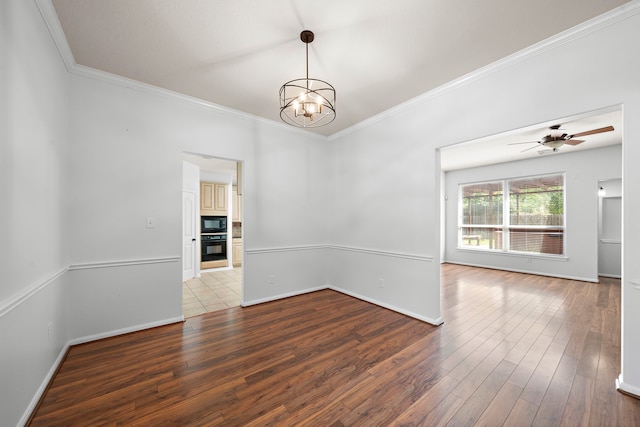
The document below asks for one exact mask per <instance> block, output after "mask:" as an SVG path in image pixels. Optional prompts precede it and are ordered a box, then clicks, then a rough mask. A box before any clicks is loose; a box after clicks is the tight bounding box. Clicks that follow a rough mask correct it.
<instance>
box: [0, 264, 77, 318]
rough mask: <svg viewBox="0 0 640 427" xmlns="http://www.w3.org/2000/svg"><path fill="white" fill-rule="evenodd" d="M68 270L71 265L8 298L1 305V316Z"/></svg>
mask: <svg viewBox="0 0 640 427" xmlns="http://www.w3.org/2000/svg"><path fill="white" fill-rule="evenodd" d="M67 271H69V267H64V268H62V269H60V270H58V271H57V272H56V273H54V274H53V275H51V276H49V278H46V279H44V280H43V281H42V282H37V283H34V284H33V285H31V286H29V287H27V288H26V289H25V290H24V291H23V292H21V293H19V294H17V295H16V296H15V297H13V298H11V299H9V300H7V301H6V302H3V305H2V306H0V317H3V316H5V315H6V314H7V313H9V312H10V311H11V310H13V309H15V308H16V307H18V306H19V305H20V304H22V303H23V302H25V301H26V300H28V299H29V298H31V297H32V296H33V295H35V294H37V293H38V292H40V291H41V290H43V289H44V288H46V287H47V286H49V285H50V284H51V283H53V282H55V281H56V280H58V279H59V278H60V277H62V275H63V274H65V273H66V272H67Z"/></svg>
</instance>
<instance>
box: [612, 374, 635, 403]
mask: <svg viewBox="0 0 640 427" xmlns="http://www.w3.org/2000/svg"><path fill="white" fill-rule="evenodd" d="M616 390H618V391H620V392H622V393H624V394H628V395H630V396H633V397H635V398H636V399H640V387H634V386H632V385H629V384H625V382H624V381H623V380H622V374H620V375H619V376H618V378H616Z"/></svg>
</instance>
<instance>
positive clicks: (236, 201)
mask: <svg viewBox="0 0 640 427" xmlns="http://www.w3.org/2000/svg"><path fill="white" fill-rule="evenodd" d="M232 191H233V197H232V198H231V200H232V203H233V205H232V206H231V211H232V221H233V222H242V196H241V195H240V194H238V187H237V186H235V185H234V186H233V190H232Z"/></svg>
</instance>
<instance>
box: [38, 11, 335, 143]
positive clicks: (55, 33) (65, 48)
mask: <svg viewBox="0 0 640 427" xmlns="http://www.w3.org/2000/svg"><path fill="white" fill-rule="evenodd" d="M34 1H35V3H36V5H37V7H38V10H39V11H40V15H41V16H42V18H43V20H44V22H45V24H46V26H47V28H48V30H49V34H51V37H52V38H53V41H54V43H55V45H56V47H57V49H58V52H59V53H60V56H61V57H62V61H63V62H64V64H65V66H66V68H67V71H68V72H69V73H70V74H75V75H77V76H82V77H88V78H92V79H96V80H100V81H103V82H107V83H112V84H116V85H118V86H123V87H126V88H129V89H134V90H139V91H141V92H144V93H149V94H154V95H159V96H163V97H165V98H169V99H174V100H179V101H184V102H187V103H189V104H194V105H199V106H201V107H205V108H207V109H211V110H214V111H220V112H225V113H231V114H234V115H236V116H238V117H243V118H246V119H249V120H253V121H257V122H260V123H263V124H265V125H269V126H272V127H277V128H280V129H287V130H288V131H290V132H296V133H299V134H301V135H305V136H307V137H311V138H318V139H320V140H323V141H326V139H327V137H326V136H324V135H320V134H317V133H313V132H309V131H308V130H305V129H300V128H295V127H293V126H290V125H287V124H286V123H283V122H279V121H276V120H271V119H267V118H264V117H261V116H256V115H254V114H250V113H245V112H244V111H240V110H234V109H232V108H229V107H225V106H224V105H220V104H215V103H213V102H209V101H205V100H204V99H200V98H196V97H193V96H189V95H184V94H182V93H179V92H174V91H172V90H169V89H164V88H161V87H158V86H154V85H150V84H148V83H143V82H141V81H138V80H133V79H130V78H128V77H124V76H120V75H117V74H112V73H108V72H106V71H102V70H98V69H95V68H91V67H87V66H85V65H81V64H78V63H77V62H76V61H75V58H74V56H73V53H72V51H71V49H70V47H69V43H68V41H67V38H66V37H65V35H64V30H63V29H62V26H61V25H60V20H59V19H58V14H57V13H56V11H55V8H54V7H53V3H52V1H51V0H34Z"/></svg>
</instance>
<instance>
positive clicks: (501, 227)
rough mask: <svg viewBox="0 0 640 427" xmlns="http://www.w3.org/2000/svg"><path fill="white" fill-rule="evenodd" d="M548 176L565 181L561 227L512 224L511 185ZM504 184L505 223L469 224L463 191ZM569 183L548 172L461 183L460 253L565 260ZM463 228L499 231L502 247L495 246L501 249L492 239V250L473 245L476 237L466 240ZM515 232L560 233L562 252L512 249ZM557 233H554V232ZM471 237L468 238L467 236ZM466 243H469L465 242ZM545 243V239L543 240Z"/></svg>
mask: <svg viewBox="0 0 640 427" xmlns="http://www.w3.org/2000/svg"><path fill="white" fill-rule="evenodd" d="M545 177H559V178H560V179H561V182H562V224H561V225H528V224H524V225H522V224H511V204H510V199H511V187H512V186H511V182H512V181H513V182H515V181H521V180H527V179H542V178H545ZM497 183H501V185H502V187H501V191H502V223H501V224H467V223H465V220H466V219H467V218H466V217H465V215H464V189H465V188H467V187H469V186H472V185H483V184H485V185H491V184H497ZM566 199H567V180H566V173H565V172H555V173H545V174H539V175H528V176H517V177H508V178H501V179H490V180H484V181H476V182H467V183H459V184H458V224H457V240H456V248H457V249H458V250H471V251H480V252H487V253H498V254H514V255H522V256H527V257H553V258H566V230H567V209H566V206H567V203H566ZM464 229H496V231H499V232H500V233H501V234H500V236H501V237H500V243H499V246H501V247H500V248H494V247H493V246H494V245H496V246H498V243H497V242H494V241H492V240H490V241H489V247H486V246H480V242H479V241H478V240H476V245H473V244H472V241H473V240H474V239H475V237H471V238H470V239H469V238H468V237H467V238H465V237H464V236H465V234H463V231H464ZM514 229H519V230H522V229H524V230H526V231H534V232H540V231H544V230H549V231H550V232H557V233H560V234H561V236H562V243H561V248H560V252H559V253H550V252H533V251H526V250H514V249H511V246H512V244H511V243H512V242H511V232H512V231H513V230H514ZM554 234H555V233H554ZM467 236H469V235H467ZM464 240H467V242H466V243H465V241H464ZM543 240H544V238H543Z"/></svg>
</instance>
